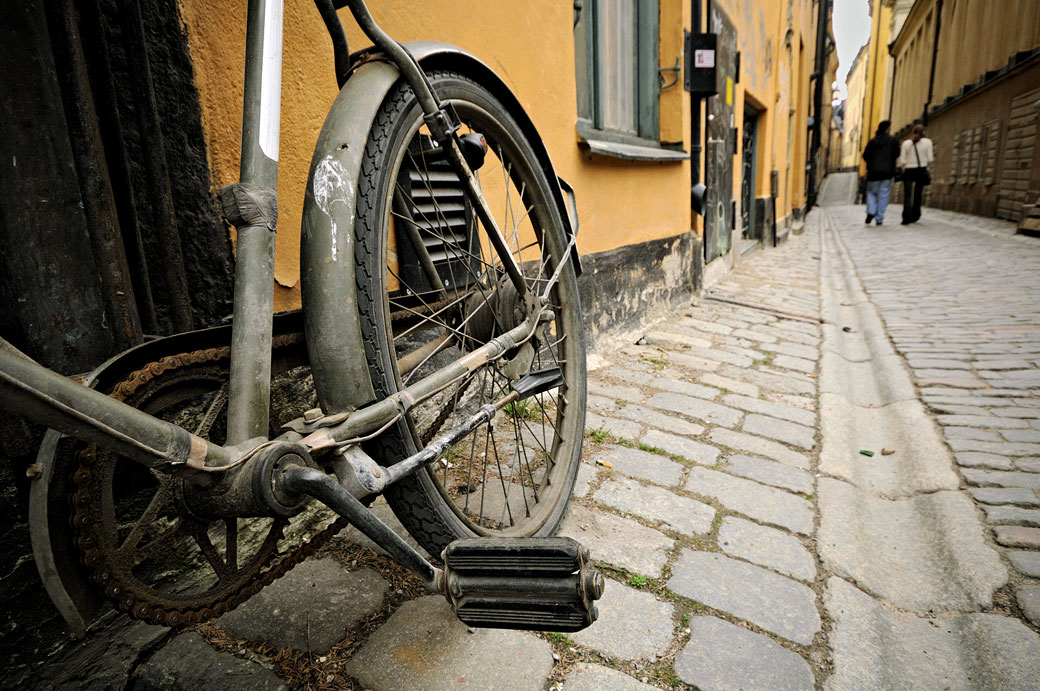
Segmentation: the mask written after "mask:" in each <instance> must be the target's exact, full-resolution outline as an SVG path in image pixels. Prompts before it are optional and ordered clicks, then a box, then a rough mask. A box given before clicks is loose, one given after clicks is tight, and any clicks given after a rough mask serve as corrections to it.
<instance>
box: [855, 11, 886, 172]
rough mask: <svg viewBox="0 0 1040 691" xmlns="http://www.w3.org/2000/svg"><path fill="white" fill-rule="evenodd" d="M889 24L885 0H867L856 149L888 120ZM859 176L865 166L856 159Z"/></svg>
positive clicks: (860, 148) (861, 149) (860, 160)
mask: <svg viewBox="0 0 1040 691" xmlns="http://www.w3.org/2000/svg"><path fill="white" fill-rule="evenodd" d="M891 25H892V6H891V3H890V2H889V0H870V40H869V41H868V42H867V65H866V69H867V73H866V76H865V79H866V83H865V86H864V95H863V124H862V127H861V129H860V138H859V150H860V151H861V152H862V151H863V149H864V148H866V146H867V142H868V141H870V138H871V137H873V136H874V133H875V132H876V131H877V126H878V123H880V122H881V121H882V120H885V119H888V113H887V111H886V110H885V90H886V88H887V82H886V76H887V75H888V74H889V71H888V62H889V55H888V43H889V40H890V38H889V33H888V32H889V28H890V27H891ZM859 174H860V175H866V174H867V164H866V163H865V162H864V161H863V159H862V158H860V159H859Z"/></svg>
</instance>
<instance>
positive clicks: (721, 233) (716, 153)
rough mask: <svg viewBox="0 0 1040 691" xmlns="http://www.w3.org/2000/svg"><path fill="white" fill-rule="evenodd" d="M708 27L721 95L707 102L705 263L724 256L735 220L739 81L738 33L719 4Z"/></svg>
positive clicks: (714, 9) (715, 4) (712, 10)
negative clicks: (735, 111) (712, 37)
mask: <svg viewBox="0 0 1040 691" xmlns="http://www.w3.org/2000/svg"><path fill="white" fill-rule="evenodd" d="M708 26H709V27H710V30H711V32H712V33H714V34H716V35H717V39H716V47H715V70H716V79H717V82H716V87H717V89H718V94H716V95H715V96H712V97H711V98H709V99H708V108H707V110H708V126H707V128H706V133H707V142H706V144H707V146H706V148H705V152H706V154H705V161H704V184H705V185H707V188H708V190H707V192H706V193H705V204H704V207H705V208H704V262H705V263H708V262H710V261H711V260H712V259H715V258H716V257H718V256H720V255H723V254H725V253H726V252H728V251H729V247H730V230H731V229H732V228H734V227H735V220H736V219H734V218H733V206H734V205H733V155H734V154H735V153H736V148H737V147H736V130H735V129H734V122H733V91H734V88H735V79H736V62H737V32H736V29H734V27H733V22H731V21H730V19H729V17H728V16H727V15H726V13H725V12H724V11H723V10H722V9H721V8H719V7H718V4H717V3H712V5H711V16H710V17H709V18H708Z"/></svg>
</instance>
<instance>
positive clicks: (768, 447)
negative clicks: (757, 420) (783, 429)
mask: <svg viewBox="0 0 1040 691" xmlns="http://www.w3.org/2000/svg"><path fill="white" fill-rule="evenodd" d="M708 441H710V442H712V443H713V444H720V445H722V446H727V447H729V448H731V449H734V450H736V451H744V452H746V453H752V454H757V455H759V456H765V457H766V458H771V459H773V460H774V461H779V462H781V463H783V464H784V465H789V466H791V467H793V468H801V469H802V470H808V469H809V459H808V457H806V456H805V454H802V453H799V452H798V451H793V450H792V449H789V448H787V447H786V446H784V445H783V444H778V443H777V442H775V441H772V440H771V439H763V438H762V437H755V436H752V435H750V434H744V433H742V432H735V431H733V430H728V429H721V428H716V429H713V430H712V431H711V432H709V433H708Z"/></svg>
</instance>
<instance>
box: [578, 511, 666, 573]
mask: <svg viewBox="0 0 1040 691" xmlns="http://www.w3.org/2000/svg"><path fill="white" fill-rule="evenodd" d="M560 535H562V536H564V537H571V538H574V539H575V540H577V541H578V542H580V543H581V544H582V545H583V546H584V547H588V548H589V550H590V552H591V554H592V558H593V559H594V560H596V561H601V562H604V563H607V564H612V565H614V566H619V567H621V568H623V569H628V570H629V571H632V572H634V573H638V574H642V575H644V576H651V577H653V578H657V577H658V576H660V575H661V570H662V569H663V568H664V565H665V562H667V561H668V550H670V549H671V548H672V545H673V544H674V541H673V540H672V539H671V538H670V537H668V536H667V535H665V534H664V533H662V532H660V531H657V530H654V529H653V528H647V527H646V526H642V525H639V524H638V523H636V522H635V521H633V520H629V519H626V518H621V517H620V516H615V515H613V514H610V513H607V512H606V511H592V510H590V509H587V508H585V507H584V506H581V505H579V504H572V505H571V507H570V509H569V510H568V512H567V517H566V518H565V519H564V520H563V525H562V526H561V527H560ZM632 545H639V549H632Z"/></svg>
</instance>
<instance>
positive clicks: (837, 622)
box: [823, 576, 1040, 691]
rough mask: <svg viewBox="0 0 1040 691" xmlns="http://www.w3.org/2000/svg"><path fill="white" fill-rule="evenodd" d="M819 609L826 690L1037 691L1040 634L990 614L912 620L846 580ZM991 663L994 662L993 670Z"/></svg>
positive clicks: (830, 583)
mask: <svg viewBox="0 0 1040 691" xmlns="http://www.w3.org/2000/svg"><path fill="white" fill-rule="evenodd" d="M824 605H825V606H826V609H827V612H828V613H829V614H830V615H831V617H832V620H833V624H832V627H833V628H832V631H831V634H830V637H829V640H830V643H831V646H832V647H833V651H834V653H833V654H834V672H833V673H832V674H831V676H830V677H828V678H827V680H826V681H825V682H824V685H823V688H824V689H826V690H827V691H845V690H846V689H939V690H941V691H946V690H949V691H970V690H973V689H1001V690H1002V691H1003V690H1004V689H1015V690H1016V691H1025V690H1026V689H1035V688H1036V680H1037V679H1040V636H1037V634H1036V633H1035V632H1033V631H1030V630H1029V629H1028V628H1027V627H1026V626H1025V625H1024V624H1022V622H1020V621H1019V620H1017V619H1012V618H1010V617H1004V616H1000V615H996V614H954V615H951V616H946V617H942V618H938V617H932V616H929V617H927V618H925V617H918V616H915V615H914V614H912V613H908V612H901V611H897V610H894V609H892V608H891V607H888V606H886V605H884V604H882V603H880V602H878V601H877V600H875V599H874V598H872V597H870V596H869V595H867V594H865V593H863V592H862V591H860V590H858V589H857V588H855V587H854V586H852V585H850V584H849V583H847V582H846V581H844V580H842V579H840V578H838V577H836V576H832V577H831V578H830V579H828V580H827V589H826V591H825V592H824ZM994 663H996V664H994Z"/></svg>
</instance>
